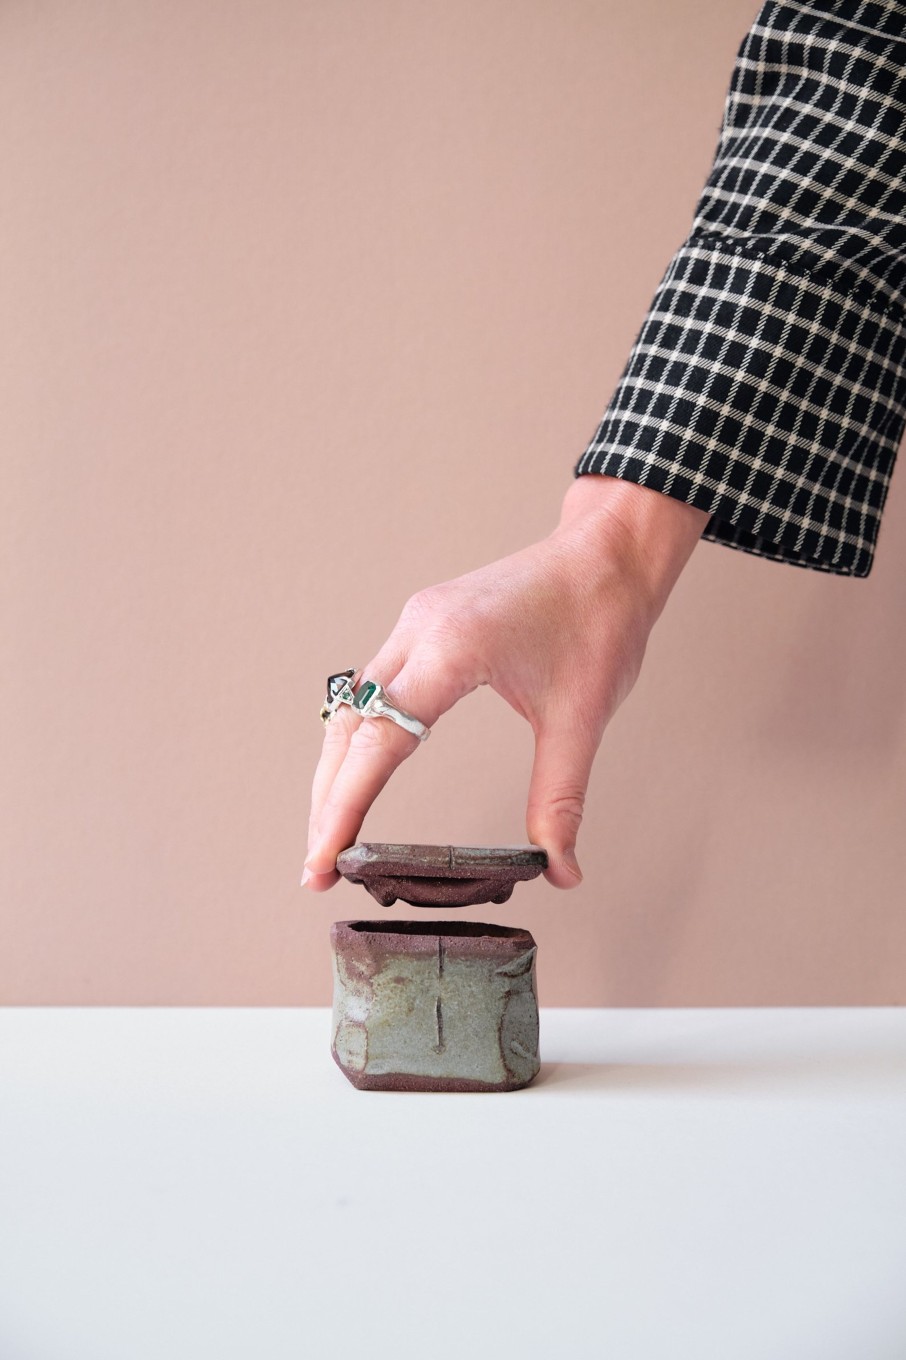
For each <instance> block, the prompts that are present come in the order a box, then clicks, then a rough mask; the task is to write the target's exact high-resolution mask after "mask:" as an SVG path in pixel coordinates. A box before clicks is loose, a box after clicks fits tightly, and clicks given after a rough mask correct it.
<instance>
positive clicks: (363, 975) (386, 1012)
mask: <svg viewBox="0 0 906 1360" xmlns="http://www.w3.org/2000/svg"><path fill="white" fill-rule="evenodd" d="M331 946H332V953H333V971H334V1004H333V1026H332V1041H331V1051H332V1053H333V1056H334V1059H335V1060H336V1062H337V1064H338V1065H339V1067H340V1068H341V1070H342V1071H343V1072H344V1073H345V1075H346V1076H347V1077H348V1078H349V1080H350V1081H351V1082H352V1084H353V1085H354V1086H356V1087H358V1088H360V1089H363V1090H378V1091H386V1090H402V1091H513V1090H518V1089H519V1088H520V1087H523V1086H527V1085H528V1083H529V1082H530V1081H531V1080H532V1079H533V1078H534V1077H535V1076H536V1075H537V1073H538V1070H539V1067H540V1060H539V1055H538V1000H537V993H536V988H535V956H536V953H537V947H536V945H535V941H534V940H533V939H532V936H531V935H530V934H529V932H528V931H527V930H521V929H518V928H513V927H507V926H497V925H485V924H483V923H482V922H479V921H458V922H451V921H418V922H415V921H337V922H335V923H334V925H333V927H332V928H331Z"/></svg>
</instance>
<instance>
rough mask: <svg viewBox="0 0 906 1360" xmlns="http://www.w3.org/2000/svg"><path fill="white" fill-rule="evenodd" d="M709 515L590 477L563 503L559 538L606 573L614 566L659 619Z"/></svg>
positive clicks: (631, 485) (618, 481) (634, 486)
mask: <svg viewBox="0 0 906 1360" xmlns="http://www.w3.org/2000/svg"><path fill="white" fill-rule="evenodd" d="M709 518H710V515H709V514H708V512H707V511H706V510H699V509H697V508H696V507H695V506H693V505H687V504H686V502H685V501H681V500H678V499H676V497H673V496H667V495H665V494H664V493H663V492H662V491H655V490H652V488H651V487H647V486H640V485H639V484H638V483H637V482H630V481H627V480H625V479H623V478H620V477H608V476H604V475H600V474H596V473H586V474H584V475H583V476H581V477H576V478H575V480H574V481H573V483H572V485H571V486H570V487H569V489H568V490H567V492H566V495H565V496H564V498H563V507H562V511H561V516H560V524H559V527H558V531H557V532H558V533H565V534H567V535H569V537H571V538H576V539H578V541H579V542H581V544H582V545H583V548H585V549H587V551H588V552H589V553H590V554H591V556H592V559H593V560H594V559H597V560H600V562H601V565H602V567H605V568H606V569H607V570H608V571H609V570H612V569H613V566H614V563H615V562H616V563H617V564H618V566H619V568H620V569H621V570H622V571H628V572H630V573H631V574H632V575H633V576H634V577H635V579H636V580H637V582H638V585H639V587H640V588H641V589H643V590H644V591H645V592H646V593H647V595H648V598H649V600H650V604H651V610H652V622H653V621H654V619H656V618H657V616H658V614H660V612H661V610H662V609H663V607H664V605H665V604H666V602H667V597H668V596H669V594H670V592H671V590H672V589H673V587H674V585H675V584H676V581H677V578H678V577H679V575H680V572H681V571H682V570H683V567H684V566H685V565H686V563H687V561H688V560H689V558H690V557H691V555H692V552H693V549H694V548H695V545H696V543H698V541H699V540H700V538H701V536H702V533H703V531H704V528H705V525H706V524H707V522H708V520H709Z"/></svg>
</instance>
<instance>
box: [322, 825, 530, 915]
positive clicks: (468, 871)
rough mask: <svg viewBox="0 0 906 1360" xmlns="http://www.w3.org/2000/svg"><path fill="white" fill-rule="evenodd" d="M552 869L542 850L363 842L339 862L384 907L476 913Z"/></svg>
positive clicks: (346, 875) (342, 870)
mask: <svg viewBox="0 0 906 1360" xmlns="http://www.w3.org/2000/svg"><path fill="white" fill-rule="evenodd" d="M546 868H547V851H546V850H542V849H541V847H540V846H537V845H494V846H484V845H481V846H474V845H396V844H390V843H386V842H375V841H371V842H362V843H361V844H359V845H353V846H350V848H349V849H348V850H343V851H342V852H341V853H340V854H339V855H338V856H337V870H338V871H339V873H341V874H342V875H343V877H344V878H346V879H348V880H349V882H350V883H361V884H362V885H363V886H364V887H365V888H367V890H368V892H370V893H371V896H372V897H373V898H374V899H375V900H376V901H378V902H380V903H381V905H382V906H384V907H391V906H393V903H394V902H396V901H397V900H398V899H399V900H400V901H402V902H408V903H409V905H410V906H412V907H473V906H476V905H477V904H478V903H480V902H506V901H507V899H508V898H509V896H510V894H511V893H512V891H513V887H514V885H515V884H516V883H519V882H521V881H522V880H524V879H529V878H537V876H538V874H540V873H541V872H542V870H544V869H546Z"/></svg>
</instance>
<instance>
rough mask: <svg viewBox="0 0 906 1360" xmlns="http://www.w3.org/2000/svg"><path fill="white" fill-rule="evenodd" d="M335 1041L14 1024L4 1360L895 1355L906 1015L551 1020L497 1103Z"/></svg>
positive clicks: (186, 1025)
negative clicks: (419, 1085)
mask: <svg viewBox="0 0 906 1360" xmlns="http://www.w3.org/2000/svg"><path fill="white" fill-rule="evenodd" d="M329 1039H330V1018H329V1012H328V1011H327V1010H316V1009H308V1010H305V1009H300V1010H244V1009H237V1010H182V1009H177V1010H165V1009H162V1010H152V1009H136V1010H129V1009H124V1010H119V1009H108V1010H102V1009H98V1010H75V1009H55V1010H7V1011H5V1012H2V1013H0V1358H2V1360H145V1358H146V1357H147V1360H151V1357H153V1358H154V1360H183V1357H185V1360H189V1358H190V1357H191V1360H209V1358H210V1360H231V1358H232V1357H243V1360H244V1358H245V1357H255V1360H259V1358H260V1360H284V1358H286V1360H288V1358H289V1357H293V1360H296V1358H297V1357H299V1358H301V1357H306V1358H307V1357H311V1360H334V1357H337V1360H340V1358H341V1357H342V1358H344V1360H346V1358H348V1360H352V1358H353V1357H356V1360H358V1357H361V1358H362V1360H384V1357H388V1360H389V1357H394V1360H408V1358H409V1357H416V1356H418V1357H422V1356H425V1357H432V1358H434V1360H447V1357H450V1358H451V1360H452V1357H457V1360H459V1357H463V1356H466V1357H471V1358H472V1360H483V1357H486V1356H487V1357H491V1356H493V1357H499V1358H500V1360H509V1357H518V1356H527V1357H545V1360H555V1358H557V1360H558V1358H559V1357H579V1358H580V1360H585V1357H588V1360H592V1357H593V1358H594V1360H624V1357H625V1360H649V1358H651V1360H653V1358H654V1357H657V1358H658V1360H660V1358H661V1357H663V1358H664V1360H667V1358H668V1357H669V1360H685V1357H689V1360H711V1358H712V1357H713V1358H714V1360H718V1357H719V1360H750V1358H751V1360H888V1357H889V1360H904V1357H906V1011H903V1010H892V1009H872V1010H850V1009H847V1010H686V1011H670V1010H662V1011H628V1010H616V1011H592V1010H584V1011H583V1010H547V1011H543V1012H542V1020H541V1047H542V1059H543V1060H544V1065H543V1067H542V1071H541V1075H540V1076H539V1078H538V1079H537V1081H536V1082H535V1084H534V1085H532V1086H531V1087H529V1088H527V1089H526V1090H524V1091H518V1092H512V1093H510V1094H503V1095H501V1094H495V1095H487V1094H480V1095H474V1094H472V1095H451V1094H418V1095H416V1094H400V1093H392V1092H386V1093H385V1092H365V1091H356V1090H354V1089H353V1087H352V1086H350V1085H349V1084H348V1083H347V1081H346V1080H345V1078H344V1077H343V1076H342V1074H341V1073H340V1071H339V1070H338V1069H337V1068H336V1067H335V1066H334V1064H333V1061H332V1060H331V1058H330V1055H329Z"/></svg>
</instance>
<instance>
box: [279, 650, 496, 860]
mask: <svg viewBox="0 0 906 1360" xmlns="http://www.w3.org/2000/svg"><path fill="white" fill-rule="evenodd" d="M368 678H369V679H370V678H372V677H371V672H370V671H369V674H368ZM375 678H377V677H376V676H375ZM471 688H474V686H473V685H470V684H468V683H467V682H466V681H465V680H464V679H463V678H462V677H461V673H460V674H457V673H455V672H454V670H453V668H451V667H449V666H441V665H438V664H431V663H428V662H426V661H425V660H424V659H422V660H419V658H418V657H417V656H413V657H410V659H409V660H408V661H407V662H406V663H405V665H404V666H403V668H402V670H401V671H400V672H399V674H398V675H397V676H396V677H395V678H394V679H393V682H392V684H390V683H388V685H387V689H388V691H389V692H388V695H387V697H388V699H389V700H390V701H391V702H392V703H394V704H396V705H397V707H398V708H403V709H405V710H407V711H408V712H409V713H412V714H414V715H415V717H417V718H420V719H421V721H422V722H423V723H425V724H427V726H428V727H431V726H433V724H434V723H435V722H436V721H437V719H438V718H439V717H440V716H441V714H442V713H446V711H447V709H449V708H452V706H453V705H454V704H455V703H456V701H457V700H458V699H460V698H462V696H463V695H464V694H466V693H468V691H469V689H471ZM353 721H354V722H355V723H357V726H355V728H354V730H353V731H352V732H351V733H350V735H349V739H348V742H347V743H346V747H345V752H344V754H343V757H342V760H341V762H340V763H339V765H338V766H337V768H336V773H335V774H334V777H333V780H332V782H331V784H330V787H329V791H328V792H327V794H326V796H325V797H324V799H323V802H322V803H321V805H320V811H319V816H318V820H317V825H316V832H315V838H314V843H313V844H312V845H311V847H310V851H309V855H308V858H307V859H306V861H305V863H306V866H307V868H308V869H309V871H310V872H311V874H312V875H313V877H312V879H311V882H310V886H312V887H319V886H321V885H320V884H317V885H316V883H315V877H314V876H317V877H318V878H319V879H320V878H321V876H322V875H325V874H330V873H335V863H336V857H337V855H338V854H339V853H340V851H341V850H344V849H346V847H347V846H349V845H353V844H354V843H355V840H356V838H357V836H358V834H359V831H360V829H361V826H362V823H363V821H364V820H365V816H366V814H367V812H368V810H369V808H370V807H371V805H372V803H373V802H374V800H375V798H376V797H377V796H378V794H379V793H380V791H381V789H382V788H383V787H384V785H385V784H386V783H387V781H388V780H389V778H390V776H391V775H392V774H393V772H394V770H395V769H397V767H398V766H399V765H401V764H402V762H403V761H404V760H405V759H406V757H407V756H410V755H411V754H412V752H413V751H414V750H415V749H416V748H417V747H418V746H419V745H421V743H420V742H419V739H418V738H417V737H414V736H413V735H412V734H411V732H406V731H405V730H404V729H403V728H402V727H399V726H398V725H397V724H396V723H395V722H392V721H391V720H390V719H389V718H362V719H357V718H355V717H354V716H353ZM330 726H333V722H331V724H330ZM337 745H338V746H339V745H341V741H340V740H339V739H338V742H337ZM336 754H337V753H336V751H334V752H333V754H332V756H331V761H333V760H334V759H335V757H336ZM324 778H325V780H326V769H325V775H324Z"/></svg>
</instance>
